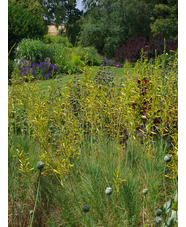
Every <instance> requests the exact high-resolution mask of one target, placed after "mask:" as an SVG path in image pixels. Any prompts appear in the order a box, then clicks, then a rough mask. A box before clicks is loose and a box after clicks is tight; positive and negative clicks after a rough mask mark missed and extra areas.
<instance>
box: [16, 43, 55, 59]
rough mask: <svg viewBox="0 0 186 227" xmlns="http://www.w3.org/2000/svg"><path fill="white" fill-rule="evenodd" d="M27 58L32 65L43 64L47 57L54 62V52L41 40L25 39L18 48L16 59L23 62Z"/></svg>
mask: <svg viewBox="0 0 186 227" xmlns="http://www.w3.org/2000/svg"><path fill="white" fill-rule="evenodd" d="M25 56H26V57H28V58H29V60H30V61H31V63H40V62H43V61H44V60H45V58H46V57H49V58H50V59H51V62H52V59H53V56H54V50H53V49H52V48H50V47H49V46H47V45H46V44H45V43H44V42H42V41H41V40H34V39H23V40H22V41H21V42H20V43H19V45H18V47H17V51H16V59H17V60H19V61H20V62H21V61H23V59H24V58H25Z"/></svg>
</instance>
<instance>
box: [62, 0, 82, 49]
mask: <svg viewBox="0 0 186 227" xmlns="http://www.w3.org/2000/svg"><path fill="white" fill-rule="evenodd" d="M65 10H66V23H65V27H66V35H67V37H68V39H69V41H70V42H71V43H72V44H73V45H75V44H76V41H77V36H78V34H79V32H80V29H81V23H80V21H79V19H80V18H81V16H82V14H83V12H82V11H80V10H79V9H77V8H76V0H73V2H71V3H69V2H67V3H66V4H65Z"/></svg>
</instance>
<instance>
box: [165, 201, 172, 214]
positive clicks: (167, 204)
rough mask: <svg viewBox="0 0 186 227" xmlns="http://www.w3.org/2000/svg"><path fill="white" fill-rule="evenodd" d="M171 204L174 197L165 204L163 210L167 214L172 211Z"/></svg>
mask: <svg viewBox="0 0 186 227" xmlns="http://www.w3.org/2000/svg"><path fill="white" fill-rule="evenodd" d="M171 205H172V199H171V200H169V201H168V202H166V203H165V204H164V205H163V211H164V212H165V213H166V214H167V213H169V212H170V210H171Z"/></svg>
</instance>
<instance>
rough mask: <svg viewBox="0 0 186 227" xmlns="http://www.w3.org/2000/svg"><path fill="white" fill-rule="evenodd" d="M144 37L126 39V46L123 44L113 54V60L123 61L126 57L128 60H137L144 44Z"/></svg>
mask: <svg viewBox="0 0 186 227" xmlns="http://www.w3.org/2000/svg"><path fill="white" fill-rule="evenodd" d="M146 43H147V41H146V39H145V38H144V37H139V38H130V39H129V40H128V41H127V44H126V46H125V45H123V46H122V47H121V48H120V49H119V50H118V51H117V52H116V55H115V60H117V61H119V62H124V61H125V60H126V59H127V60H128V61H137V60H138V59H139V58H140V54H141V49H142V48H144V47H145V46H146Z"/></svg>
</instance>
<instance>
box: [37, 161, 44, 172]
mask: <svg viewBox="0 0 186 227" xmlns="http://www.w3.org/2000/svg"><path fill="white" fill-rule="evenodd" d="M44 166H45V164H44V163H43V162H42V161H39V162H38V163H37V166H36V167H37V169H39V170H42V169H43V168H44Z"/></svg>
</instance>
